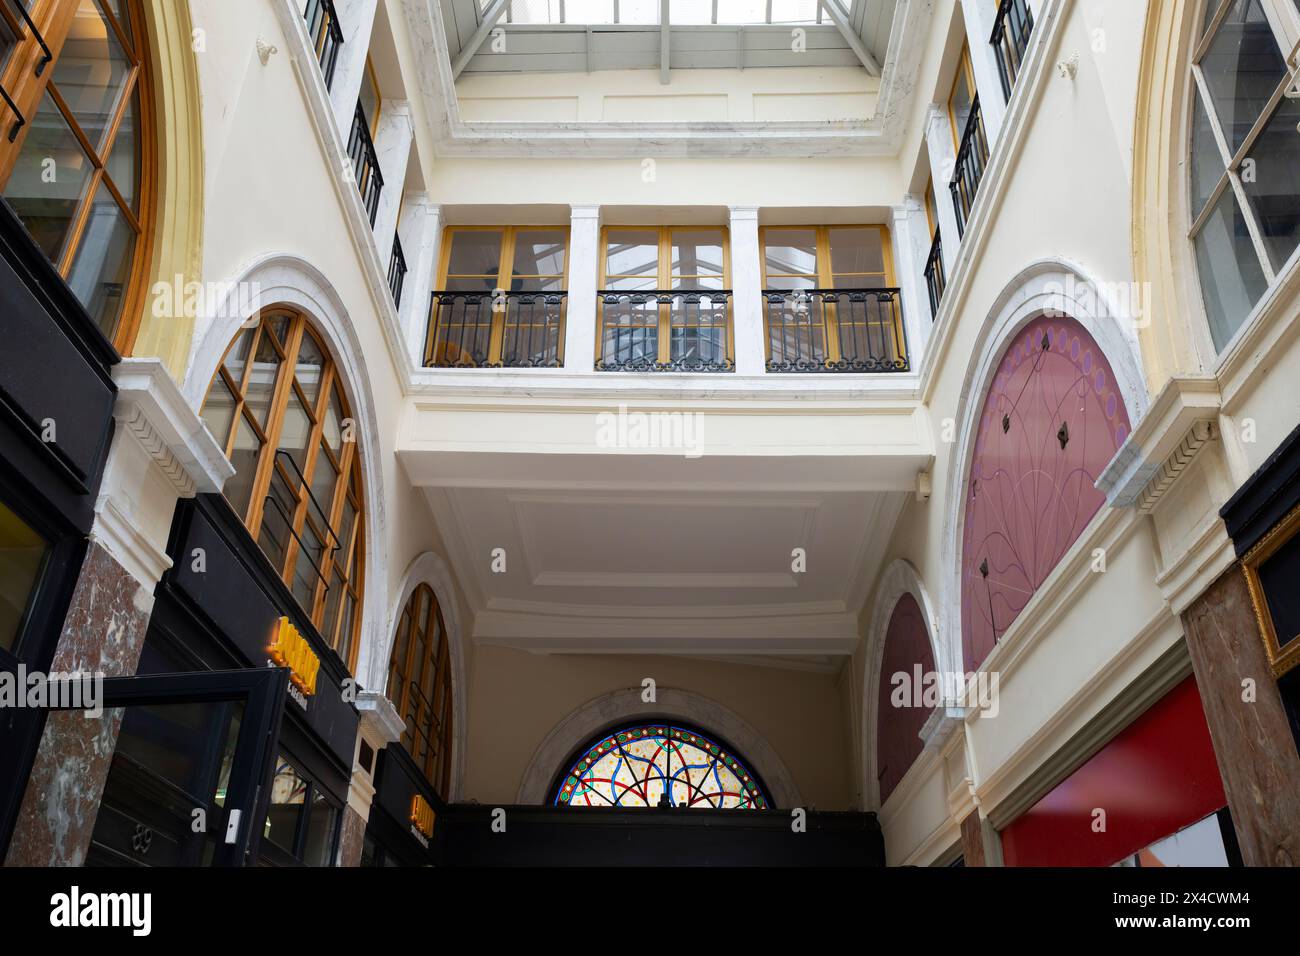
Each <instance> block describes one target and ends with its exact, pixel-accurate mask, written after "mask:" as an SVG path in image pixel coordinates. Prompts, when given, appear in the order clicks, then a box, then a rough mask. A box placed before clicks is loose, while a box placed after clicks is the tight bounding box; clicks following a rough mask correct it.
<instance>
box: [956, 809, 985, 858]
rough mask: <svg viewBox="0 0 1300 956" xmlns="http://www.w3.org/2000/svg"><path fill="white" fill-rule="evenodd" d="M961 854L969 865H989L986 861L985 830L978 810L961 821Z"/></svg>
mask: <svg viewBox="0 0 1300 956" xmlns="http://www.w3.org/2000/svg"><path fill="white" fill-rule="evenodd" d="M961 855H962V858H963V859H964V861H965V863H966V865H967V866H987V864H986V863H985V862H984V832H983V828H982V827H981V826H980V814H979V811H978V810H972V811H971V812H970V813H968V814H966V819H964V820H962V821H961Z"/></svg>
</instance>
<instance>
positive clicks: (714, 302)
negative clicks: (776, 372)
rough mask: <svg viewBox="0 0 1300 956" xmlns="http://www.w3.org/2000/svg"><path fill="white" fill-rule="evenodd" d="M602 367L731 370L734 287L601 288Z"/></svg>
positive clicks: (599, 365) (598, 364) (612, 369)
mask: <svg viewBox="0 0 1300 956" xmlns="http://www.w3.org/2000/svg"><path fill="white" fill-rule="evenodd" d="M596 295H597V304H598V306H599V310H600V317H599V322H600V358H599V359H598V360H597V362H596V370H597V371H600V372H731V371H734V370H735V367H736V366H735V362H734V361H733V360H732V356H731V344H730V338H731V291H730V290H729V289H643V290H635V291H632V290H615V289H610V290H606V291H602V292H597V293H596Z"/></svg>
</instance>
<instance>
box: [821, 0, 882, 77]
mask: <svg viewBox="0 0 1300 956" xmlns="http://www.w3.org/2000/svg"><path fill="white" fill-rule="evenodd" d="M817 4H818V6H819V7H821V9H822V10H824V11H826V15H827V16H828V17H830V18H831V21H832V22H833V23H834V24H835V27H836V29H838V30H839V31H840V36H842V37H844V42H845V43H847V44H848V45H849V46H850V47H851V48H852V49H853V52H854V53H855V54H857V57H858V59H859V60H861V61H862V65H863V67H864V68H865V69H866V71H867V72H868V73H870V74H871V75H872V76H880V64H879V63H877V62H876V58H875V57H874V56H872V55H871V51H870V50H868V49H867V47H866V44H864V43H863V42H862V37H860V36H858V35H857V33H856V32H855V31H854V29H853V27H852V25H851V24H850V23H849V18H848V15H847V14H846V13H845V12H844V8H843V7H841V6H840V5H839V0H817Z"/></svg>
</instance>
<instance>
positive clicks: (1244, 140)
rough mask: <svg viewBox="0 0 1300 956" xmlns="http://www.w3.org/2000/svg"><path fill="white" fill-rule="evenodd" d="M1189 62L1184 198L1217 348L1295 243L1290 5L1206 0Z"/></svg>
mask: <svg viewBox="0 0 1300 956" xmlns="http://www.w3.org/2000/svg"><path fill="white" fill-rule="evenodd" d="M1202 24H1203V28H1202V31H1201V35H1200V38H1199V40H1198V42H1197V45H1196V52H1195V54H1194V56H1193V65H1192V78H1193V81H1194V82H1193V86H1194V87H1195V89H1196V94H1195V102H1194V103H1193V104H1192V134H1191V163H1190V165H1189V168H1190V173H1191V175H1190V177H1189V193H1190V200H1191V216H1192V230H1191V237H1192V242H1193V243H1194V245H1195V247H1196V261H1197V266H1198V270H1199V272H1200V279H1201V292H1202V296H1203V298H1204V301H1205V312H1206V316H1207V317H1208V319H1209V323H1210V334H1211V337H1212V338H1213V340H1214V345H1215V347H1216V348H1217V349H1223V348H1224V346H1226V345H1227V344H1228V342H1229V340H1230V339H1231V338H1232V336H1233V334H1234V333H1235V332H1236V331H1237V329H1238V328H1240V326H1241V324H1242V322H1244V321H1245V319H1246V317H1247V316H1248V315H1249V314H1250V312H1251V310H1252V309H1253V308H1254V307H1255V303H1257V302H1258V301H1259V300H1260V298H1261V297H1262V296H1263V294H1264V291H1265V290H1266V289H1267V288H1268V287H1269V286H1270V285H1271V284H1272V283H1273V282H1274V281H1275V280H1276V279H1277V278H1278V276H1280V275H1281V274H1282V273H1283V272H1284V271H1285V269H1286V265H1287V263H1288V261H1289V260H1290V259H1291V258H1292V255H1293V254H1294V253H1295V251H1296V246H1297V244H1300V135H1297V133H1296V129H1297V125H1300V99H1292V98H1290V97H1289V96H1287V89H1288V87H1290V86H1291V85H1292V82H1291V72H1292V67H1290V66H1288V65H1287V61H1286V57H1287V55H1288V54H1289V53H1290V52H1291V51H1292V50H1293V49H1294V48H1295V45H1296V43H1297V42H1298V41H1300V11H1297V5H1296V4H1295V2H1294V0H1207V2H1206V5H1205V10H1204V14H1203V21H1202Z"/></svg>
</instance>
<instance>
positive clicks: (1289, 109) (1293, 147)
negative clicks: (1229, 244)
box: [1241, 97, 1300, 271]
mask: <svg viewBox="0 0 1300 956" xmlns="http://www.w3.org/2000/svg"><path fill="white" fill-rule="evenodd" d="M1298 127H1300V100H1288V99H1286V98H1285V97H1283V99H1282V100H1281V101H1280V102H1279V103H1278V105H1277V109H1276V110H1274V112H1273V115H1272V116H1271V117H1269V120H1268V125H1266V126H1265V127H1264V129H1263V130H1261V131H1260V134H1259V138H1258V139H1256V140H1255V142H1254V144H1253V145H1252V146H1251V149H1250V156H1249V158H1250V159H1252V160H1254V161H1255V166H1254V169H1253V170H1251V175H1250V176H1249V177H1248V176H1246V174H1245V173H1246V171H1245V169H1244V168H1243V170H1242V179H1241V181H1242V187H1243V188H1244V189H1245V191H1246V197H1247V199H1249V200H1250V206H1251V210H1252V211H1253V212H1254V213H1255V219H1256V221H1257V222H1258V223H1259V226H1260V231H1261V232H1262V233H1263V236H1264V246H1265V248H1267V249H1268V256H1269V259H1270V260H1271V261H1272V263H1273V269H1274V270H1275V271H1281V269H1282V266H1283V265H1285V264H1286V261H1287V260H1288V259H1290V258H1291V253H1293V252H1294V251H1295V247H1296V242H1297V240H1298V239H1300V131H1297V128H1298Z"/></svg>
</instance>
